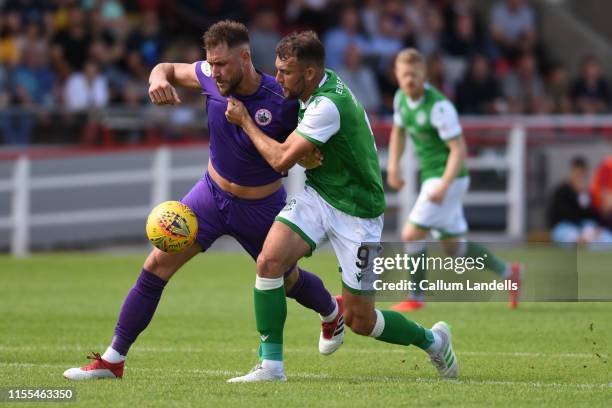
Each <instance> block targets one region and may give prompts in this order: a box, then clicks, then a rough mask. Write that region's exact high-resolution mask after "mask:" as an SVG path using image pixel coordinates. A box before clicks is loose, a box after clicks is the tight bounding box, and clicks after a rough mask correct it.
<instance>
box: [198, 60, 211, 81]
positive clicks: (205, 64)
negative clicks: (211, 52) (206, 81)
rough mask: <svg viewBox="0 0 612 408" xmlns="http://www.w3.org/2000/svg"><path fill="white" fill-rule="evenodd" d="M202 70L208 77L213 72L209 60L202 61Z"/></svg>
mask: <svg viewBox="0 0 612 408" xmlns="http://www.w3.org/2000/svg"><path fill="white" fill-rule="evenodd" d="M200 70H201V71H202V73H203V74H204V75H206V76H207V77H209V76H210V75H211V73H212V72H211V70H210V64H209V63H208V61H204V62H202V65H200Z"/></svg>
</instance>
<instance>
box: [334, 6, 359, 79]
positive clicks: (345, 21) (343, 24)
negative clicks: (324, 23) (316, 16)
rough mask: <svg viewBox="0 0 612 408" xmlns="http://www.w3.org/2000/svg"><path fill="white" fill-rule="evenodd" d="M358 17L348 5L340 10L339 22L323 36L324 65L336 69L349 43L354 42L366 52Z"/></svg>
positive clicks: (340, 63)
mask: <svg viewBox="0 0 612 408" xmlns="http://www.w3.org/2000/svg"><path fill="white" fill-rule="evenodd" d="M360 24H361V23H360V19H359V14H358V13H357V10H356V9H355V8H354V7H352V6H348V7H345V8H344V9H342V10H341V11H340V24H339V26H337V27H335V28H332V29H331V30H330V31H329V32H328V33H327V34H325V37H324V43H325V57H326V66H327V67H329V68H331V69H337V68H339V67H340V66H341V65H342V59H343V58H344V54H345V52H346V49H347V47H348V46H349V45H351V44H355V45H357V47H359V49H360V50H361V51H362V52H366V53H367V52H368V51H369V46H368V42H367V40H366V38H365V37H364V36H363V35H362V34H361V33H360Z"/></svg>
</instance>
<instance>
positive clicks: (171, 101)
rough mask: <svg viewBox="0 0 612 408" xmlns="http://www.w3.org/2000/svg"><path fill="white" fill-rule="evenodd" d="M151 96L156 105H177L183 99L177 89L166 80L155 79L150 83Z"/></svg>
mask: <svg viewBox="0 0 612 408" xmlns="http://www.w3.org/2000/svg"><path fill="white" fill-rule="evenodd" d="M149 98H151V102H153V103H154V104H156V105H176V104H179V103H181V99H180V98H179V96H178V94H177V93H176V89H175V88H174V87H173V86H172V85H171V84H170V83H169V82H168V81H166V80H154V81H151V84H150V85H149Z"/></svg>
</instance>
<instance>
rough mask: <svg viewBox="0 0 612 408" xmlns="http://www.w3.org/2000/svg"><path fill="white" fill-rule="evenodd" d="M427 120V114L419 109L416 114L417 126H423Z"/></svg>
mask: <svg viewBox="0 0 612 408" xmlns="http://www.w3.org/2000/svg"><path fill="white" fill-rule="evenodd" d="M426 121H427V114H426V113H425V112H423V111H419V112H418V113H417V115H416V122H417V124H418V125H419V126H423V125H424V124H425V122H426Z"/></svg>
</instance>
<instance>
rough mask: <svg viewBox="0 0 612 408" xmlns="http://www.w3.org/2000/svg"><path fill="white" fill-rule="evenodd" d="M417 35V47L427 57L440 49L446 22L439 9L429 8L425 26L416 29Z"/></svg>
mask: <svg viewBox="0 0 612 408" xmlns="http://www.w3.org/2000/svg"><path fill="white" fill-rule="evenodd" d="M415 35H416V44H417V47H418V49H419V51H421V53H423V55H425V56H426V57H431V56H432V55H434V54H435V53H437V52H438V51H439V50H440V46H441V44H442V40H443V35H444V24H443V21H442V16H441V15H440V12H439V11H438V9H436V8H433V7H432V8H429V9H427V14H425V21H424V23H423V26H422V28H421V29H420V30H415Z"/></svg>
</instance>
